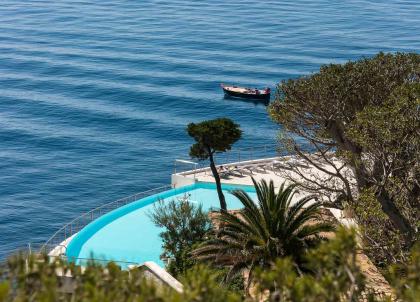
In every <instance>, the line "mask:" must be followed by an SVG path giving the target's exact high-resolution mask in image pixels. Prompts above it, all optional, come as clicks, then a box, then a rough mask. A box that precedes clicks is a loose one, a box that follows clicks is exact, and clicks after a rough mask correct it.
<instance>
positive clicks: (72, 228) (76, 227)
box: [38, 185, 171, 254]
mask: <svg viewBox="0 0 420 302" xmlns="http://www.w3.org/2000/svg"><path fill="white" fill-rule="evenodd" d="M170 188H171V186H170V185H166V186H162V187H158V188H155V189H151V190H147V191H144V192H140V193H137V194H134V195H131V196H128V197H125V198H121V199H118V200H115V201H112V202H109V203H106V204H104V205H101V206H99V207H97V208H95V209H93V210H90V211H89V212H87V213H84V214H82V215H80V216H78V217H76V218H75V219H73V220H72V221H70V222H69V223H67V224H66V225H64V226H63V227H62V228H60V229H59V230H58V231H57V232H55V233H54V234H53V235H52V236H51V237H50V238H49V239H48V240H47V241H46V242H45V243H44V244H43V245H42V246H41V248H40V249H39V250H38V252H41V253H46V254H49V253H50V252H51V251H52V250H53V249H54V248H56V247H57V246H60V245H61V244H62V242H64V241H66V240H67V239H69V238H70V237H71V236H73V235H74V234H76V233H77V232H79V231H80V230H81V229H83V228H84V227H85V226H86V225H88V224H89V223H90V222H92V221H93V220H95V219H97V218H99V217H101V216H102V215H104V214H106V213H109V212H110V211H112V210H115V209H117V208H119V207H122V206H125V205H127V204H129V203H132V202H134V201H137V200H139V199H142V198H145V197H148V196H150V195H153V194H157V193H161V192H163V191H166V190H168V189H170Z"/></svg>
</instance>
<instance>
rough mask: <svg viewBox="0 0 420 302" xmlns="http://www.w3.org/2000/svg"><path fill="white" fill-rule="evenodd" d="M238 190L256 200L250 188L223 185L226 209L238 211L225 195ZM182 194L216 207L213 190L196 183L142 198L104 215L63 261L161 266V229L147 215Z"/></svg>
mask: <svg viewBox="0 0 420 302" xmlns="http://www.w3.org/2000/svg"><path fill="white" fill-rule="evenodd" d="M238 188H240V189H243V190H245V191H246V192H248V194H250V196H251V197H252V198H254V199H255V198H256V194H255V190H254V188H253V187H250V186H232V185H223V191H224V193H225V197H226V202H227V205H228V208H229V209H238V208H241V203H240V202H239V200H238V199H237V198H236V197H234V196H233V195H232V194H230V193H229V192H230V191H231V190H233V189H238ZM186 193H187V194H190V196H189V200H190V201H191V202H194V203H197V204H202V206H203V209H205V210H208V209H210V208H214V207H217V208H218V207H219V200H218V197H217V192H216V188H215V185H214V184H211V183H197V184H194V185H190V186H185V187H182V188H178V189H172V190H169V191H165V192H162V193H159V194H156V195H152V196H149V197H146V198H142V199H140V200H138V201H135V202H132V203H130V204H128V205H126V206H123V207H121V208H118V209H116V210H114V211H112V212H109V213H107V214H106V215H104V216H102V217H100V218H98V219H96V220H94V221H93V222H92V223H90V224H89V225H87V226H86V227H85V228H83V229H82V230H81V231H80V232H79V233H78V234H77V235H76V236H75V237H74V238H73V239H72V241H71V242H70V244H69V245H68V248H67V253H66V254H67V257H69V258H70V259H72V258H73V259H74V258H79V259H80V258H82V259H87V258H94V259H104V260H115V261H125V262H135V263H143V262H145V261H154V262H156V263H158V264H159V265H161V266H163V265H164V264H163V262H162V260H161V259H160V258H159V256H160V254H161V250H162V247H161V245H162V242H161V239H160V237H159V233H160V232H161V231H162V229H161V228H159V227H156V226H155V225H154V224H153V222H152V221H151V220H150V218H149V216H148V213H150V212H151V211H153V203H154V202H156V201H157V200H159V199H163V200H165V201H169V200H172V199H174V200H178V198H182V197H184V196H185V194H186Z"/></svg>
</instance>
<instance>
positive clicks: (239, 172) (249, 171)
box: [172, 156, 354, 225]
mask: <svg viewBox="0 0 420 302" xmlns="http://www.w3.org/2000/svg"><path fill="white" fill-rule="evenodd" d="M331 160H332V161H334V162H335V164H337V165H340V164H342V163H340V162H339V161H338V160H337V159H334V158H332V159H331ZM291 165H293V168H294V169H298V170H299V171H300V173H301V174H304V175H305V177H306V178H307V179H313V180H318V181H321V182H329V184H330V185H331V184H332V183H331V182H332V180H331V177H330V176H329V175H328V174H327V173H325V172H322V171H321V170H319V169H317V168H314V167H311V166H308V165H307V164H306V163H305V162H303V161H299V160H296V159H295V158H293V157H290V156H282V157H280V156H279V157H271V158H265V159H258V160H252V161H243V162H235V163H230V164H225V165H219V166H217V168H218V171H219V175H220V176H221V182H222V184H235V185H253V183H252V178H254V179H255V180H256V181H261V180H266V181H271V180H272V181H273V183H274V186H275V187H276V188H279V187H280V186H281V185H282V184H283V183H286V184H291V183H292V182H291V181H290V179H297V180H298V181H300V182H301V183H302V185H307V180H304V179H302V177H301V176H300V175H299V174H297V173H296V172H294V171H293V170H291V169H290V167H291ZM322 168H323V169H326V170H329V169H331V167H330V166H329V165H328V164H324V165H323V166H322ZM344 173H347V174H350V173H351V171H350V170H347V171H344ZM194 182H215V180H214V177H213V174H212V172H211V170H210V168H204V169H198V170H189V171H184V172H180V173H176V174H173V175H172V186H173V187H178V186H183V185H185V184H190V183H194ZM332 185H336V186H338V185H339V184H337V183H334V184H332ZM296 192H297V193H296V194H295V196H294V200H298V199H300V198H302V197H304V196H307V195H310V194H314V193H315V192H316V193H317V194H316V195H317V198H318V199H320V200H324V201H328V200H329V199H331V198H333V197H334V196H333V195H332V194H331V193H328V192H321V193H319V191H316V190H314V191H311V190H307V189H306V188H303V187H299V186H298V187H297V188H296ZM329 210H330V212H331V213H332V214H333V215H334V217H335V218H337V219H338V220H339V221H340V223H342V224H344V225H353V224H354V221H352V220H351V219H348V218H345V217H343V212H342V211H341V210H339V209H329Z"/></svg>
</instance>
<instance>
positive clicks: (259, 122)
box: [0, 0, 420, 258]
mask: <svg viewBox="0 0 420 302" xmlns="http://www.w3.org/2000/svg"><path fill="white" fill-rule="evenodd" d="M419 16H420V4H419V2H418V0H413V1H409V0H408V1H395V0H387V1H330V0H303V1H302V0H293V1H247V0H241V1H239V0H232V1H220V0H212V1H186V0H184V1H182V0H167V1H150V0H142V1H139V0H101V1H99V0H90V1H85V0H80V1H74V0H73V1H70V0H57V1H49V0H45V1H42V0H27V1H17V0H13V1H9V0H1V1H0V258H2V257H4V256H5V254H6V253H8V252H9V251H10V250H13V249H15V248H17V247H20V246H22V245H25V244H26V243H27V242H29V241H43V240H45V239H47V238H48V237H49V235H51V234H52V233H53V232H54V231H55V230H56V229H58V228H59V227H60V226H61V225H62V224H63V223H64V222H67V221H69V220H70V219H71V218H73V217H75V216H77V215H78V214H80V213H82V212H85V211H86V210H88V209H91V208H93V207H96V206H98V205H100V204H102V203H104V202H107V201H112V200H114V199H116V198H119V197H123V196H126V195H128V194H132V193H135V192H138V191H142V190H144V189H147V188H150V187H155V186H158V185H161V184H167V183H169V175H170V172H172V165H173V160H174V159H175V158H179V157H186V154H187V151H188V146H189V144H190V143H191V141H190V139H189V138H188V137H187V135H186V134H185V130H184V129H185V126H186V124H187V123H189V122H191V121H200V120H203V119H208V118H213V117H218V116H228V117H231V118H233V119H234V120H235V121H236V122H238V123H239V124H240V125H241V126H242V128H243V130H244V138H243V140H242V141H241V142H240V143H239V144H238V147H245V146H250V145H253V144H257V145H258V144H265V143H273V141H274V140H275V137H276V133H277V127H276V126H275V125H274V124H273V123H272V122H271V121H270V120H269V118H268V117H267V115H266V111H265V107H264V106H258V105H255V104H253V103H247V102H239V101H230V100H225V99H224V98H223V95H222V93H221V91H220V89H219V86H218V85H219V83H220V82H226V83H230V82H234V83H238V84H246V85H253V86H257V85H258V86H265V85H270V86H271V87H274V85H275V83H277V82H279V81H280V80H282V79H287V78H294V77H298V76H300V75H304V74H308V73H311V72H314V71H316V70H317V69H318V68H319V66H320V65H321V64H326V63H330V62H345V61H347V60H350V59H355V58H360V57H361V56H369V55H372V54H375V53H376V52H378V51H380V50H383V51H387V52H388V51H417V52H418V51H419V50H420V39H419V33H420V22H419Z"/></svg>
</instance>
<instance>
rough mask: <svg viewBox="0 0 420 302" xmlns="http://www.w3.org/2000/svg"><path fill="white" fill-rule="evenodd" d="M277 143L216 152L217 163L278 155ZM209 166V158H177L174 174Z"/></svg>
mask: <svg viewBox="0 0 420 302" xmlns="http://www.w3.org/2000/svg"><path fill="white" fill-rule="evenodd" d="M278 156H279V153H278V151H277V148H276V145H263V146H257V147H249V148H240V149H232V150H229V151H226V152H221V153H216V154H215V156H214V161H215V163H216V165H218V166H219V165H227V164H231V163H238V162H245V161H253V160H257V159H263V158H273V157H278ZM208 167H209V163H208V160H205V161H199V162H195V161H191V160H190V159H188V160H185V159H177V160H175V162H174V171H173V174H177V173H181V172H185V171H194V170H195V171H200V170H202V169H207V168H208Z"/></svg>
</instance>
